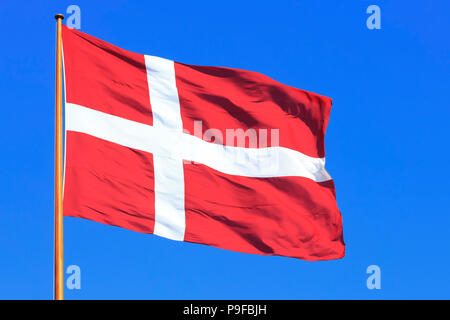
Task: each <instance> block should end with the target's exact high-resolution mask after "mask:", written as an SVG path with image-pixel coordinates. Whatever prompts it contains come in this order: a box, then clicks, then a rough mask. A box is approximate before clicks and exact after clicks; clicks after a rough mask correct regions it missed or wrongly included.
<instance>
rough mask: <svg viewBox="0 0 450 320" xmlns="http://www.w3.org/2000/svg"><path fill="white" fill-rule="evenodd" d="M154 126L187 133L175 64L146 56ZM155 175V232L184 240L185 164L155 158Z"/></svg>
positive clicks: (176, 160)
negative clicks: (181, 110) (184, 127)
mask: <svg viewBox="0 0 450 320" xmlns="http://www.w3.org/2000/svg"><path fill="white" fill-rule="evenodd" d="M145 65H146V68H147V82H148V88H149V93H150V104H151V107H152V113H153V126H154V127H155V128H157V129H162V130H164V131H168V133H169V132H170V131H172V132H173V131H178V132H182V131H183V125H182V122H181V113H180V102H179V99H178V90H177V86H176V82H175V66H174V63H173V61H170V60H166V59H163V58H159V57H153V56H147V55H146V56H145ZM153 162H154V175H155V230H154V234H156V235H159V236H161V237H165V238H169V239H173V240H179V241H183V240H184V231H185V210H184V173H183V162H182V161H181V160H178V159H172V158H167V157H164V156H163V155H158V154H153Z"/></svg>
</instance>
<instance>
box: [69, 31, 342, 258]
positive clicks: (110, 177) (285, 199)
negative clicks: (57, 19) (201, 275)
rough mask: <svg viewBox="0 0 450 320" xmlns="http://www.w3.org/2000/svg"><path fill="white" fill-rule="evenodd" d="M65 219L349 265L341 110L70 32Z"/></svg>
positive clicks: (238, 75)
mask: <svg viewBox="0 0 450 320" xmlns="http://www.w3.org/2000/svg"><path fill="white" fill-rule="evenodd" d="M63 52H64V70H65V84H66V166H65V185H64V215H65V216H73V217H80V218H85V219H90V220H94V221H98V222H101V223H105V224H109V225H115V226H119V227H123V228H126V229H130V230H134V231H139V232H144V233H153V234H156V235H159V236H162V237H166V238H169V239H174V240H179V241H187V242H195V243H201V244H206V245H210V246H214V247H219V248H223V249H228V250H234V251H239V252H247V253H256V254H265V255H281V256H289V257H295V258H301V259H305V260H327V259H337V258H341V257H343V256H344V250H345V245H344V242H343V234H342V218H341V215H340V212H339V209H338V207H337V205H336V198H335V189H334V183H333V181H332V180H331V178H330V176H329V175H328V173H327V172H326V170H325V168H324V165H325V158H324V157H325V150H324V135H325V130H326V126H327V123H328V117H329V113H330V109H331V99H330V98H327V97H324V96H321V95H318V94H314V93H311V92H307V91H304V90H300V89H296V88H293V87H289V86H286V85H283V84H281V83H279V82H276V81H275V80H273V79H271V78H269V77H267V76H264V75H262V74H260V73H256V72H251V71H244V70H238V69H231V68H222V67H201V66H193V65H187V64H182V63H178V62H173V61H170V60H166V59H162V58H158V57H154V56H149V55H143V54H137V53H133V52H129V51H126V50H123V49H121V48H118V47H116V46H113V45H111V44H109V43H106V42H104V41H102V40H99V39H97V38H94V37H92V36H89V35H87V34H85V33H82V32H80V31H77V30H72V29H69V28H67V27H64V28H63Z"/></svg>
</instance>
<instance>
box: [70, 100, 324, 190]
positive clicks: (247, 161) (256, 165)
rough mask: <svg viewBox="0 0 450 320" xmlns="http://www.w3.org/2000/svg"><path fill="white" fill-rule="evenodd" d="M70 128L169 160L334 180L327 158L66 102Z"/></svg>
mask: <svg viewBox="0 0 450 320" xmlns="http://www.w3.org/2000/svg"><path fill="white" fill-rule="evenodd" d="M66 112H67V123H66V128H67V130H70V131H77V132H82V133H86V134H89V135H92V136H94V137H97V138H100V139H104V140H107V141H111V142H114V143H117V144H120V145H123V146H126V147H129V148H134V149H138V150H142V151H146V152H150V153H153V154H154V155H157V156H159V157H162V158H167V159H174V160H175V159H178V160H180V159H185V160H191V161H195V162H198V163H202V164H205V165H207V166H208V167H211V168H213V169H215V170H217V171H220V172H223V173H226V174H231V175H239V176H246V177H282V176H298V177H306V178H309V179H312V180H314V181H317V182H322V181H327V180H330V179H331V177H330V176H329V175H328V173H327V172H326V170H325V168H324V166H325V159H324V158H314V157H310V156H307V155H304V154H303V153H300V152H298V151H295V150H292V149H288V148H284V147H268V148H259V149H256V148H241V147H231V146H223V145H218V144H214V143H210V142H206V141H203V140H202V139H200V138H197V137H195V136H192V135H190V134H186V133H183V132H179V131H178V130H171V129H167V128H164V127H163V128H158V127H152V126H149V125H145V124H141V123H137V122H134V121H131V120H127V119H124V118H120V117H116V116H112V115H109V114H106V113H103V112H100V111H96V110H93V109H90V108H86V107H82V106H79V105H75V104H71V103H67V104H66Z"/></svg>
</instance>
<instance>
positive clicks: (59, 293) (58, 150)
mask: <svg viewBox="0 0 450 320" xmlns="http://www.w3.org/2000/svg"><path fill="white" fill-rule="evenodd" d="M55 19H56V21H57V29H56V30H57V31H56V104H55V106H56V109H55V296H54V298H55V300H64V263H63V253H64V252H63V207H62V205H63V204H62V200H63V196H62V183H63V181H62V170H63V146H62V47H61V43H62V41H61V22H62V20H63V19H64V15H62V14H57V15H55Z"/></svg>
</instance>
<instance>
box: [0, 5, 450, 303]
mask: <svg viewBox="0 0 450 320" xmlns="http://www.w3.org/2000/svg"><path fill="white" fill-rule="evenodd" d="M144 3H145V4H144ZM70 4H76V5H78V6H79V7H80V8H81V30H82V31H83V32H86V33H89V34H91V35H93V36H96V37H99V38H101V39H103V40H105V41H108V42H110V43H113V44H115V45H118V46H120V47H122V48H125V49H128V50H130V51H134V52H138V53H146V54H151V55H157V56H161V57H165V58H169V59H172V60H177V61H181V62H185V63H189V64H197V65H214V66H227V67H235V68H240V69H248V70H252V71H258V72H261V73H264V74H266V75H268V76H271V77H273V78H275V79H276V80H278V81H280V82H283V83H285V84H288V85H291V86H295V87H298V88H302V89H305V90H309V91H313V92H316V93H319V94H323V95H326V96H329V97H332V98H333V109H332V112H331V117H330V123H329V126H328V130H327V136H326V154H327V170H328V171H329V173H330V174H331V176H332V177H333V179H334V180H335V184H336V190H337V201H338V205H339V208H340V210H341V212H342V215H343V222H344V237H345V242H346V244H347V255H346V257H345V258H344V259H342V260H337V261H327V262H307V261H302V260H297V259H291V258H283V257H267V256H258V255H250V254H242V253H236V252H231V251H225V250H221V249H216V248H212V247H208V246H203V245H196V244H190V243H182V242H174V241H170V240H166V239H163V238H159V237H156V236H153V235H146V234H140V233H135V232H132V231H128V230H124V229H120V228H117V227H111V226H106V225H102V224H99V223H95V222H91V221H86V220H81V219H77V218H69V217H67V218H64V228H65V230H64V231H65V234H64V236H65V243H64V245H65V265H66V267H67V266H69V265H72V264H75V265H78V266H80V268H81V273H82V279H81V290H66V293H65V294H66V298H67V299H400V298H401V299H417V298H425V299H428V298H437V299H439V298H447V299H449V298H450V295H449V290H448V288H449V286H450V277H449V276H448V267H449V265H450V250H449V247H448V246H449V244H450V241H449V227H450V217H449V209H448V202H449V195H448V192H449V188H448V183H449V178H450V177H449V170H448V169H447V168H446V163H448V156H449V155H450V152H449V150H448V139H449V133H448V123H449V120H448V119H449V116H450V109H449V108H448V107H449V106H448V104H449V99H448V95H449V92H450V81H449V79H450V77H449V74H450V72H449V71H450V70H449V69H450V41H449V35H448V31H449V30H450V19H448V15H449V12H450V3H449V2H448V1H444V0H441V1H427V2H425V1H379V0H373V1H372V0H371V1H363V0H361V1H314V2H312V1H294V0H286V1H277V2H275V1H246V2H244V1H234V0H233V1H232V0H230V1H221V2H218V1H204V2H195V1H194V2H192V1H189V2H186V1H179V2H177V1H170V2H166V1H158V2H157V1H146V2H144V1H135V2H134V3H131V1H123V2H122V1H76V2H65V1H58V2H56V1H35V2H33V3H31V4H30V3H27V4H25V3H22V2H18V1H10V0H6V1H5V0H3V1H1V2H0V28H1V29H2V44H1V45H0V46H1V50H0V75H1V76H0V90H1V91H0V92H1V111H2V117H1V118H0V123H1V126H0V131H1V135H0V147H1V152H2V157H1V158H0V174H1V178H0V195H1V196H0V197H1V201H0V214H1V220H0V299H22V298H23V299H50V298H52V292H53V280H52V276H53V161H54V160H53V152H54V151H53V150H54V149H53V148H54V137H53V132H54V81H55V80H54V77H55V76H54V70H55V67H54V64H55V20H54V19H53V16H54V14H55V13H60V12H61V13H65V11H66V8H67V7H68V6H69V5H70ZM371 4H376V5H378V6H380V8H381V27H382V29H381V30H369V29H368V28H367V27H366V19H367V17H368V16H369V15H368V14H366V8H367V7H368V6H369V5H371ZM373 264H375V265H379V266H380V268H381V290H369V289H367V287H366V279H367V277H368V275H367V274H366V268H367V267H368V266H369V265H373Z"/></svg>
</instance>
